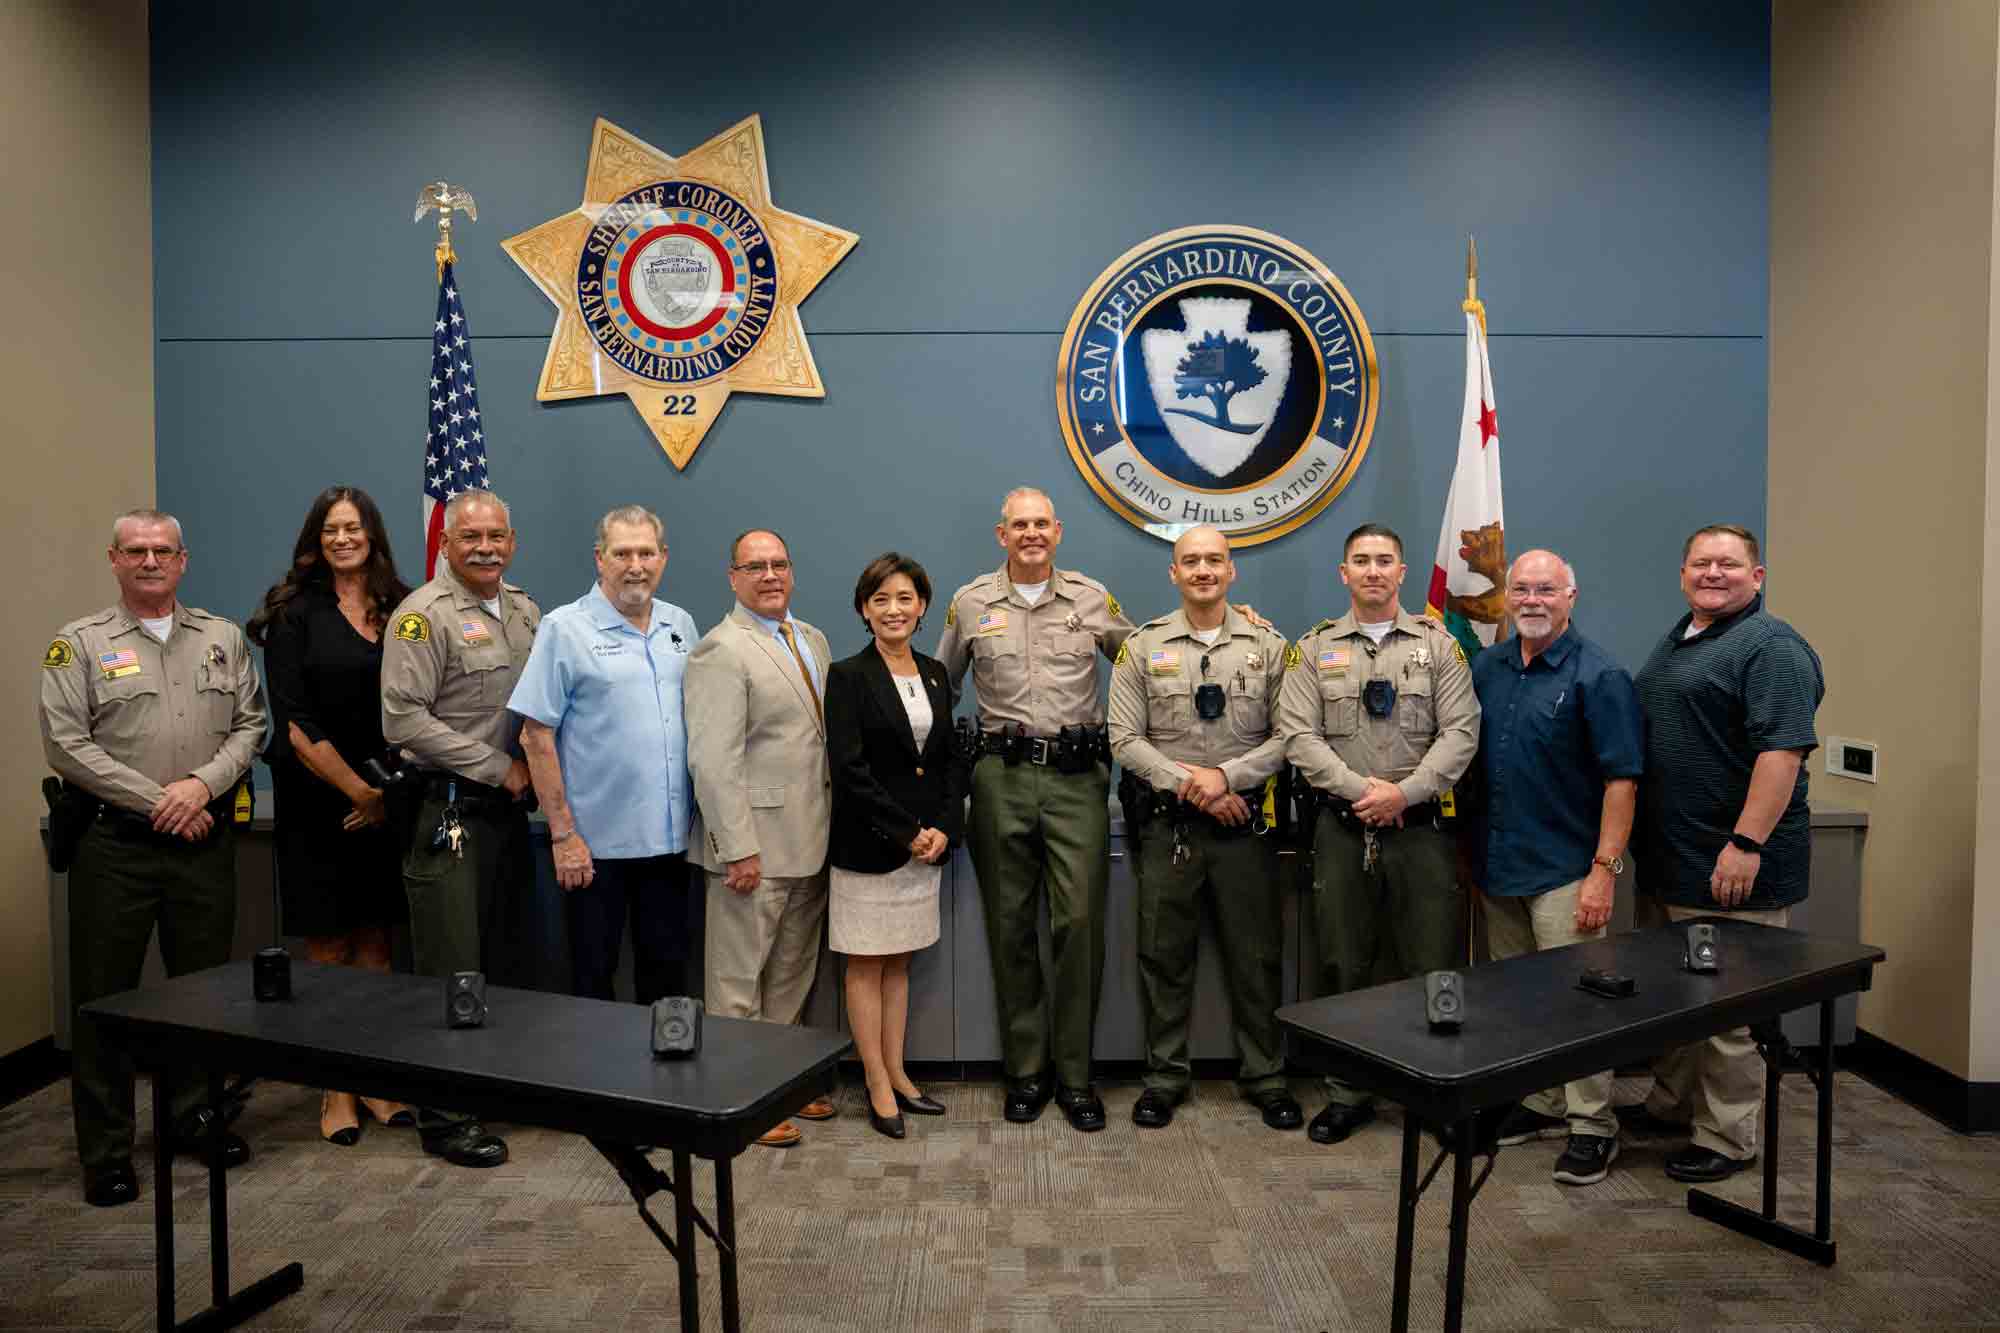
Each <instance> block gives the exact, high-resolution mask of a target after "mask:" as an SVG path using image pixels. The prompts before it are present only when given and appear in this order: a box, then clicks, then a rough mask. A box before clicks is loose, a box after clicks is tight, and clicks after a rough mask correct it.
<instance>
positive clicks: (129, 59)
mask: <svg viewBox="0 0 2000 1333" xmlns="http://www.w3.org/2000/svg"><path fill="white" fill-rule="evenodd" d="M147 82H148V70H147V50H146V5H145V3H144V0H7V3H5V4H0V162H5V163H6V164H7V168H6V172H7V185H6V188H5V189H4V190H0V255H4V256H6V259H5V262H4V263H0V312H4V313H5V318H6V321H7V337H6V341H5V344H4V346H5V348H6V351H5V353H4V355H0V440H4V441H5V448H6V450H7V463H8V472H9V474H10V475H9V476H8V479H7V485H6V486H5V487H4V488H0V534H4V535H0V542H4V545H0V553H4V558H5V566H6V568H7V569H8V571H9V573H10V577H9V578H7V579H6V580H4V581H0V699H5V700H7V701H8V706H7V707H6V708H4V709H0V754H4V755H6V756H8V759H9V761H10V762H9V764H8V772H7V780H6V781H5V782H4V783H0V921H4V922H5V923H6V924H5V928H4V929H0V1055H5V1054H8V1053H10V1052H13V1051H17V1050H19V1049H20V1048H21V1047H23V1046H26V1045H29V1044H30V1043H32V1042H35V1041H38V1040H40V1039H41V1038H43V1037H46V1036H48V1035H49V1033H50V1031H51V1026H50V1015H49V965H48V956H49V911H48V905H49V904H48V869H47V866H46V863H45V862H44V861H43V860H42V851H41V843H40V840H39V838H38V837H37V835H36V833H35V821H36V819H37V818H38V817H39V815H40V813H41V810H42V804H41V794H40V792H39V791H38V790H37V783H38V781H39V778H40V776H41V774H42V773H43V772H45V771H46V769H45V767H44V765H43V763H42V757H41V756H42V749H41V738H40V734H39V732H38V730H37V727H36V714H35V700H36V698H37V691H38V690H39V689H40V687H41V680H40V677H41V666H40V665H39V664H40V661H41V656H42V651H43V649H45V648H46V647H47V646H48V642H49V639H50V637H51V636H52V635H53V634H54V633H55V631H56V629H57V628H58V627H59V626H60V625H61V624H62V623H63V622H64V621H66V620H69V619H70V618H72V617H74V616H78V615H81V614H83V613H84V612H85V611H88V610H90V609H92V608H95V607H100V606H104V605H106V604H108V603H109V602H110V601H111V600H112V599H113V598H114V597H115V596H116V587H115V585H114V584H113V583H112V581H111V576H110V570H109V568H108V566H107V565H106V562H105V556H104V550H105V547H106V546H107V545H108V544H109V542H108V535H109V529H110V517H111V515H112V514H113V513H115V512H116V511H117V510H118V509H122V508H129V507H131V506H133V505H142V504H150V503H152V500H153V214H152V186H151V180H152V176H151V161H150V156H151V140H150V119H149V111H148V104H147Z"/></svg>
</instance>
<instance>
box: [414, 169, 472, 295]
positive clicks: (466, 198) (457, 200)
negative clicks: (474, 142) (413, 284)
mask: <svg viewBox="0 0 2000 1333" xmlns="http://www.w3.org/2000/svg"><path fill="white" fill-rule="evenodd" d="M433 208H435V209H436V210H437V215H438V239H437V271H438V280H439V281H440V282H442V281H443V280H444V266H445V265H446V264H455V263H457V262H458V255H457V253H456V252H455V251H453V250H452V248H451V215H452V211H453V210H454V209H456V210H457V211H458V212H460V213H463V214H465V216H466V219H467V220H468V221H471V222H477V221H479V205H478V204H477V203H475V202H474V201H473V198H472V191H470V190H468V189H466V188H465V187H464V186H462V185H453V184H452V183H451V182H450V181H432V182H431V183H430V184H429V185H426V186H425V187H424V188H423V189H421V190H419V191H418V192H417V213H416V216H415V217H414V218H412V219H411V221H412V222H422V221H423V220H424V214H426V213H428V212H430V211H431V210H432V209H433Z"/></svg>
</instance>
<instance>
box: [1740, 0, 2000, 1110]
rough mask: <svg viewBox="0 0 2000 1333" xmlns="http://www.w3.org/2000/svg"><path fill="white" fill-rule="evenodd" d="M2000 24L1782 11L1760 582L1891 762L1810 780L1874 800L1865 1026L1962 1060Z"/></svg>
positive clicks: (1968, 2) (1985, 10)
mask: <svg viewBox="0 0 2000 1333" xmlns="http://www.w3.org/2000/svg"><path fill="white" fill-rule="evenodd" d="M1996 42H2000V7H1996V6H1995V5H1994V4H1993V3H1991V0H1937V2H1936V3H1924V4H1903V3H1894V2H1891V0H1860V2H1857V3H1845V4H1843V3H1825V2H1820V0H1805V2H1799V0H1779V3H1777V4H1776V5H1775V6H1774V8H1773V14H1772V71H1771V83H1772V96H1771V101H1772V109H1771V110H1772V114H1771V159H1772V168H1771V419H1770V510H1769V528H1770V535H1769V542H1768V544H1769V547H1770V556H1771V562H1772V574H1771V596H1770V606H1771V609H1772V610H1773V611H1774V612H1775V613H1777V614H1778V615H1781V616H1784V617H1785V618H1786V619H1788V620H1790V621H1792V622H1793V623H1794V624H1796V625H1797V626H1798V627H1799V628H1800V630H1801V631H1802V632H1803V633H1804V634H1805V635H1806V637H1807V638H1808V639H1810V640H1811V641H1812V643H1813V645H1814V646H1815V647H1816V648H1817V649H1818V650H1819V652H1820V656H1821V658H1822V659H1823V660H1824V662H1825V664H1826V675H1827V698H1826V703H1825V705H1824V706H1823V707H1822V708H1821V710H1820V714H1819V725H1820V731H1821V734H1822V735H1823V736H1825V735H1840V736H1849V737H1859V738H1862V739H1866V740H1873V741H1877V742H1880V744H1881V746H1882V750H1881V765H1880V767H1881V781H1880V783H1879V784H1878V785H1875V786H1873V787H1871V786H1869V785H1867V784H1864V783H1858V782H1854V781H1851V780H1848V779H1841V778H1833V777H1827V776H1824V775H1823V771H1821V770H1822V767H1823V759H1822V757H1821V756H1819V755H1815V756H1814V763H1815V770H1816V771H1815V773H1814V776H1813V780H1812V781H1813V791H1814V795H1815V796H1816V797H1818V798H1820V799H1823V800H1828V801H1833V802H1836V803H1839V804H1845V805H1854V806H1859V807H1862V808H1864V809H1867V810H1868V811H1869V813H1870V816H1871V818H1870V827H1869V832H1868V838H1867V851H1866V856H1865V860H1864V864H1863V872H1862V874H1863V890H1862V893H1863V898H1862V911H1861V923H1862V925H1861V929H1862V936H1863V938H1865V939H1866V940H1868V941H1869V942H1870V943H1872V944H1878V945H1880V946H1882V947H1883V948H1884V949H1886V950H1887V951H1888V954H1889V964H1888V966H1887V967H1885V968H1883V969H1881V970H1880V971H1879V972H1878V974H1877V976H1876V981H1875V989H1874V990H1873V991H1872V992H1871V993H1869V994H1868V995H1866V996H1864V997H1863V999H1862V1004H1861V1017H1860V1021H1861V1025H1862V1026H1863V1027H1865V1028H1867V1029H1868V1030H1869V1031H1870V1032H1872V1033H1874V1034H1876V1035H1878V1036H1880V1037H1883V1038H1885V1039H1886V1040H1888V1041H1891V1042H1894V1043H1895V1044H1896V1045H1898V1046H1901V1047H1903V1048H1904V1049H1905V1050H1909V1051H1912V1052H1914V1053H1916V1054H1918V1055H1921V1056H1923V1057H1924V1058H1925V1059H1927V1060H1930V1061H1931V1062H1933V1063H1934V1064H1937V1065H1939V1066H1942V1067H1943V1068H1945V1069H1947V1070H1950V1071H1951V1072H1953V1073H1955V1074H1958V1075H1960V1076H1961V1077H1966V1076H1969V1074H1968V1071H1969V1069H1970V1052H1971V1044H1972V1028H1971V1007H1970V997H1971V989H1972V976H1973V966H1974V948H1975V944H1974V932H1973V926H1974V882H1975V878H1974V864H1975V852H1976V850H1977V846H1978V842H1979V835H1980V833H1981V831H1982V830H1981V828H1980V827H1979V823H1978V822H1977V821H1976V819H1975V810H1976V809H1977V808H1978V804H1977V802H1976V796H1977V783H1978V779H1979V776H1980V772H1981V767H1982V766H1981V764H1980V753H1981V750H1982V746H1983V748H1984V749H1985V752H1986V753H1987V754H1989V755H1996V756H2000V743H1995V744H1983V742H1982V740H1981V736H1982V732H1983V731H1986V730H1989V729H1991V728H1992V723H1991V722H1990V721H1984V718H1985V714H1983V713H1982V710H1981V707H1980V700H1981V695H1982V691H1985V692H1986V697H1987V698H1988V699H2000V691H1996V690H1994V689H1992V688H1990V687H1989V686H1988V685H1987V682H1986V681H1985V680H1983V679H1982V674H1981V673H1982V653H1981V652H1980V649H1981V646H1982V631H1981V624H1982V616H1981V607H1982V605H1984V606H1986V607H1992V606H1995V605H1996V599H2000V578H1995V577H1986V576H1984V571H1986V570H1987V569H1989V568H1996V569H2000V553H1996V555H1995V556H1992V557H1990V556H1989V552H1988V545H1989V540H1990V539H1989V537H1988V535H1987V534H1988V531H1989V527H1990V525H1989V522H1988V514H1989V513H1996V514H2000V510H1995V509H1993V508H1992V507H1990V506H1989V502H1988V498H1987V494H1988V485H1989V473H1988V468H1987V457H1988V424H1987V423H1988V411H1987V398H1988V383H1987V381H1988V368H1989V357H1990V352H1991V348H1992V346H1993V339H1992V336H1991V327H1992V324H1993V319H1994V309H1995V306H1994V300H1993V296H1992V286H1991V275H1992V265H1991V263H1990V258H1991V255H1992V252H1993V246H1994V221H1993V202H1994V194H1993V186H1994V172H1995V158H1994V152H1995V142H1994V134H1995V129H1994V121H1995V115H1994V110H1995V70H1996V59H1995V53H1996ZM1990 560H1992V561H1994V563H1991V564H1989V561H1990ZM1982 588H1983V590H1984V595H1983V597H1982ZM1961 592H1962V595H1961ZM1983 619H1984V624H1985V626H1986V628H1985V631H1984V635H1983V638H1984V640H1985V644H1986V649H1987V651H1986V653H1985V654H1984V656H1986V657H1990V656H1991V655H1992V653H1993V651H1994V645H1995V642H1996V639H2000V616H1994V615H1990V614H1989V615H1986V616H1985V617H1984V618H1983ZM1996 741H1997V742H2000V736H1996ZM1989 803H1990V802H1989ZM1996 831H2000V830H1993V831H1989V832H1988V838H1989V842H1988V846H1989V848H1992V847H1994V846H1996V845H2000V844H1995V843H1994V842H1993V841H1991V838H1992V836H1993V832H1996ZM1993 873H1994V872H1992V871H1988V875H1989V877H1991V875H1992V874H1993ZM1980 952H1981V955H1982V957H1983V958H1984V959H1985V961H1986V963H1987V964H1988V967H1987V970H1988V971H1989V972H1990V971H1991V970H1992V967H1991V964H1993V963H1994V962H1996V961H2000V960H1996V959H1995V958H1994V957H1993V953H1994V950H1993V948H1992V946H1991V945H1985V946H1982V947H1981V949H1980ZM1989 1031H1990V1029H1989ZM1987 1077H1991V1075H1990V1074H1989V1075H1987Z"/></svg>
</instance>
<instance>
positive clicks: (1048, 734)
mask: <svg viewBox="0 0 2000 1333" xmlns="http://www.w3.org/2000/svg"><path fill="white" fill-rule="evenodd" d="M994 535H995V537H996V538H997V539H998V541H999V543H1000V549H1001V550H1003V551H1005V552H1006V553H1007V562H1006V564H1004V565H1003V566H1001V567H1000V568H999V569H997V570H995V571H993V572H992V573H991V574H984V575H981V576H980V577H979V578H976V579H974V580H973V581H972V582H970V583H968V584H966V585H965V586H964V587H962V588H960V589H959V590H958V591H957V592H956V593H954V594H953V595H952V599H951V602H950V604H949V608H948V609H947V611H946V613H945V629H944V637H943V638H942V639H941V640H940V641H939V643H938V651H937V655H938V659H939V660H940V661H942V662H943V663H944V666H945V670H946V671H948V672H950V673H951V681H952V685H953V687H954V688H956V687H957V686H958V685H959V684H960V683H961V682H962V681H963V680H964V679H965V672H966V668H967V667H970V668H971V669H972V679H973V682H974V684H975V685H976V686H977V687H978V691H979V727H980V731H981V732H982V741H981V752H982V753H981V757H980V759H979V760H978V762H977V763H976V764H975V765H974V767H973V770H972V821H971V824H970V825H969V827H968V829H967V841H968V843H969V845H970V851H971V853H972V864H973V868H974V870H975V871H976V872H977V873H978V877H979V896H980V900H981V902H982V903H983V904H984V905H985V911H986V942H987V947H988V949H989V951H990V952H991V954H992V960H993V990H994V998H995V1001H996V1003H997V1005H998V1008H999V1011H1000V1015H999V1016H1000V1042H1001V1050H1002V1057H1003V1062H1004V1064H1005V1066H1006V1071H1007V1100H1006V1116H1007V1119H1009V1120H1011V1121H1014V1122H1016V1123H1018V1124H1025V1123H1027V1122H1029V1121H1032V1120H1034V1119H1036V1118H1037V1117H1039V1116H1040V1115H1041V1113H1042V1108H1043V1107H1044V1106H1046V1105H1048V1102H1049V1099H1050V1098H1051V1097H1055V1098H1057V1099H1058V1101H1059V1103H1060V1105H1061V1106H1062V1108H1063V1113H1064V1114H1065V1115H1066V1116H1068V1117H1069V1122H1070V1124H1071V1125H1072V1126H1074V1127H1075V1128H1077V1129H1079V1130H1084V1131H1090V1130H1097V1129H1102V1128H1104V1103H1103V1102H1102V1101H1101V1100H1100V1099H1099V1098H1098V1096H1097V1092H1096V1090H1095V1089H1094V1088H1092V1087H1091V1083H1090V1039H1091V1030H1092V1028H1093V1027H1095V1025H1096V1022H1097V992H1098V983H1099V981H1100V980H1101V978H1102V976H1103V973H1104V895H1105V889H1106V886H1107V884H1108V882H1109V880H1110V874H1111V866H1110V860H1109V858H1110V838H1111V819H1110V810H1109V803H1108V798H1109V795H1110V785H1111V776H1110V768H1109V766H1108V764H1107V759H1108V752H1107V751H1108V747H1107V746H1106V745H1105V742H1104V732H1103V722H1104V711H1103V707H1102V705H1101V703H1100V702H1099V696H1098V675H1097V672H1098V666H1097V663H1098V658H1099V657H1100V656H1102V657H1103V658H1104V660H1105V661H1107V662H1108V661H1109V660H1110V659H1111V658H1112V657H1113V656H1114V655H1115V654H1116V653H1117V652H1118V649H1119V647H1120V646H1121V645H1122V644H1123V643H1124V642H1125V636H1126V635H1128V634H1130V633H1131V632H1132V623H1131V622H1130V621H1128V620H1127V619H1125V616H1124V613H1123V612H1121V611H1120V610H1119V609H1118V601H1117V599H1116V598H1114V597H1112V596H1111V594H1110V593H1109V592H1107V591H1106V590H1105V588H1104V585H1103V584H1101V583H1099V582H1098V581H1097V580H1095V579H1092V578H1086V577H1085V576H1084V575H1082V574H1078V573H1075V572H1073V571H1071V570H1066V569H1057V568H1056V567H1055V554H1056V548H1057V547H1058V546H1060V545H1061V544H1062V524H1061V523H1060V522H1058V521H1057V519H1056V515H1055V507H1054V506H1053V505H1052V504H1050V502H1049V498H1048V496H1046V495H1044V494H1042V493H1041V492H1040V491H1038V490H1033V489H1031V488H1027V487H1022V488H1020V489H1017V490H1014V491H1011V492H1009V493H1008V495H1007V498H1006V499H1005V500H1004V501H1003V502H1002V503H1001V506H1000V522H999V523H998V524H996V525H995V527H994ZM1043 887H1046V889H1047V892H1048V901H1049V929H1050V936H1051V942H1052V944H1053V946H1054V949H1053V953H1054V962H1055V968H1054V975H1053V976H1051V977H1050V978H1049V979H1048V983H1047V985H1046V986H1045V985H1044V983H1043V978H1042V962H1041V954H1040V951H1039V950H1038V948H1037V947H1036V937H1035V922H1036V918H1037V915H1038V910H1039V902H1038V896H1039V893H1040V891H1041V889H1042V888H1043Z"/></svg>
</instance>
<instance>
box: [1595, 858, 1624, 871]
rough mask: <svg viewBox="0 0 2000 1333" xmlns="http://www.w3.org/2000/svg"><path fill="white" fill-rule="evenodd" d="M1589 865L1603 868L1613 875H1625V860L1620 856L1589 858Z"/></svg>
mask: <svg viewBox="0 0 2000 1333" xmlns="http://www.w3.org/2000/svg"><path fill="white" fill-rule="evenodd" d="M1590 863H1591V864H1592V865H1594V866H1603V867H1604V868H1605V869H1606V870H1609V871H1610V872H1611V873H1612V874H1614V875H1622V874H1624V873H1625V858H1624V857H1622V856H1593V857H1591V858H1590Z"/></svg>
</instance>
